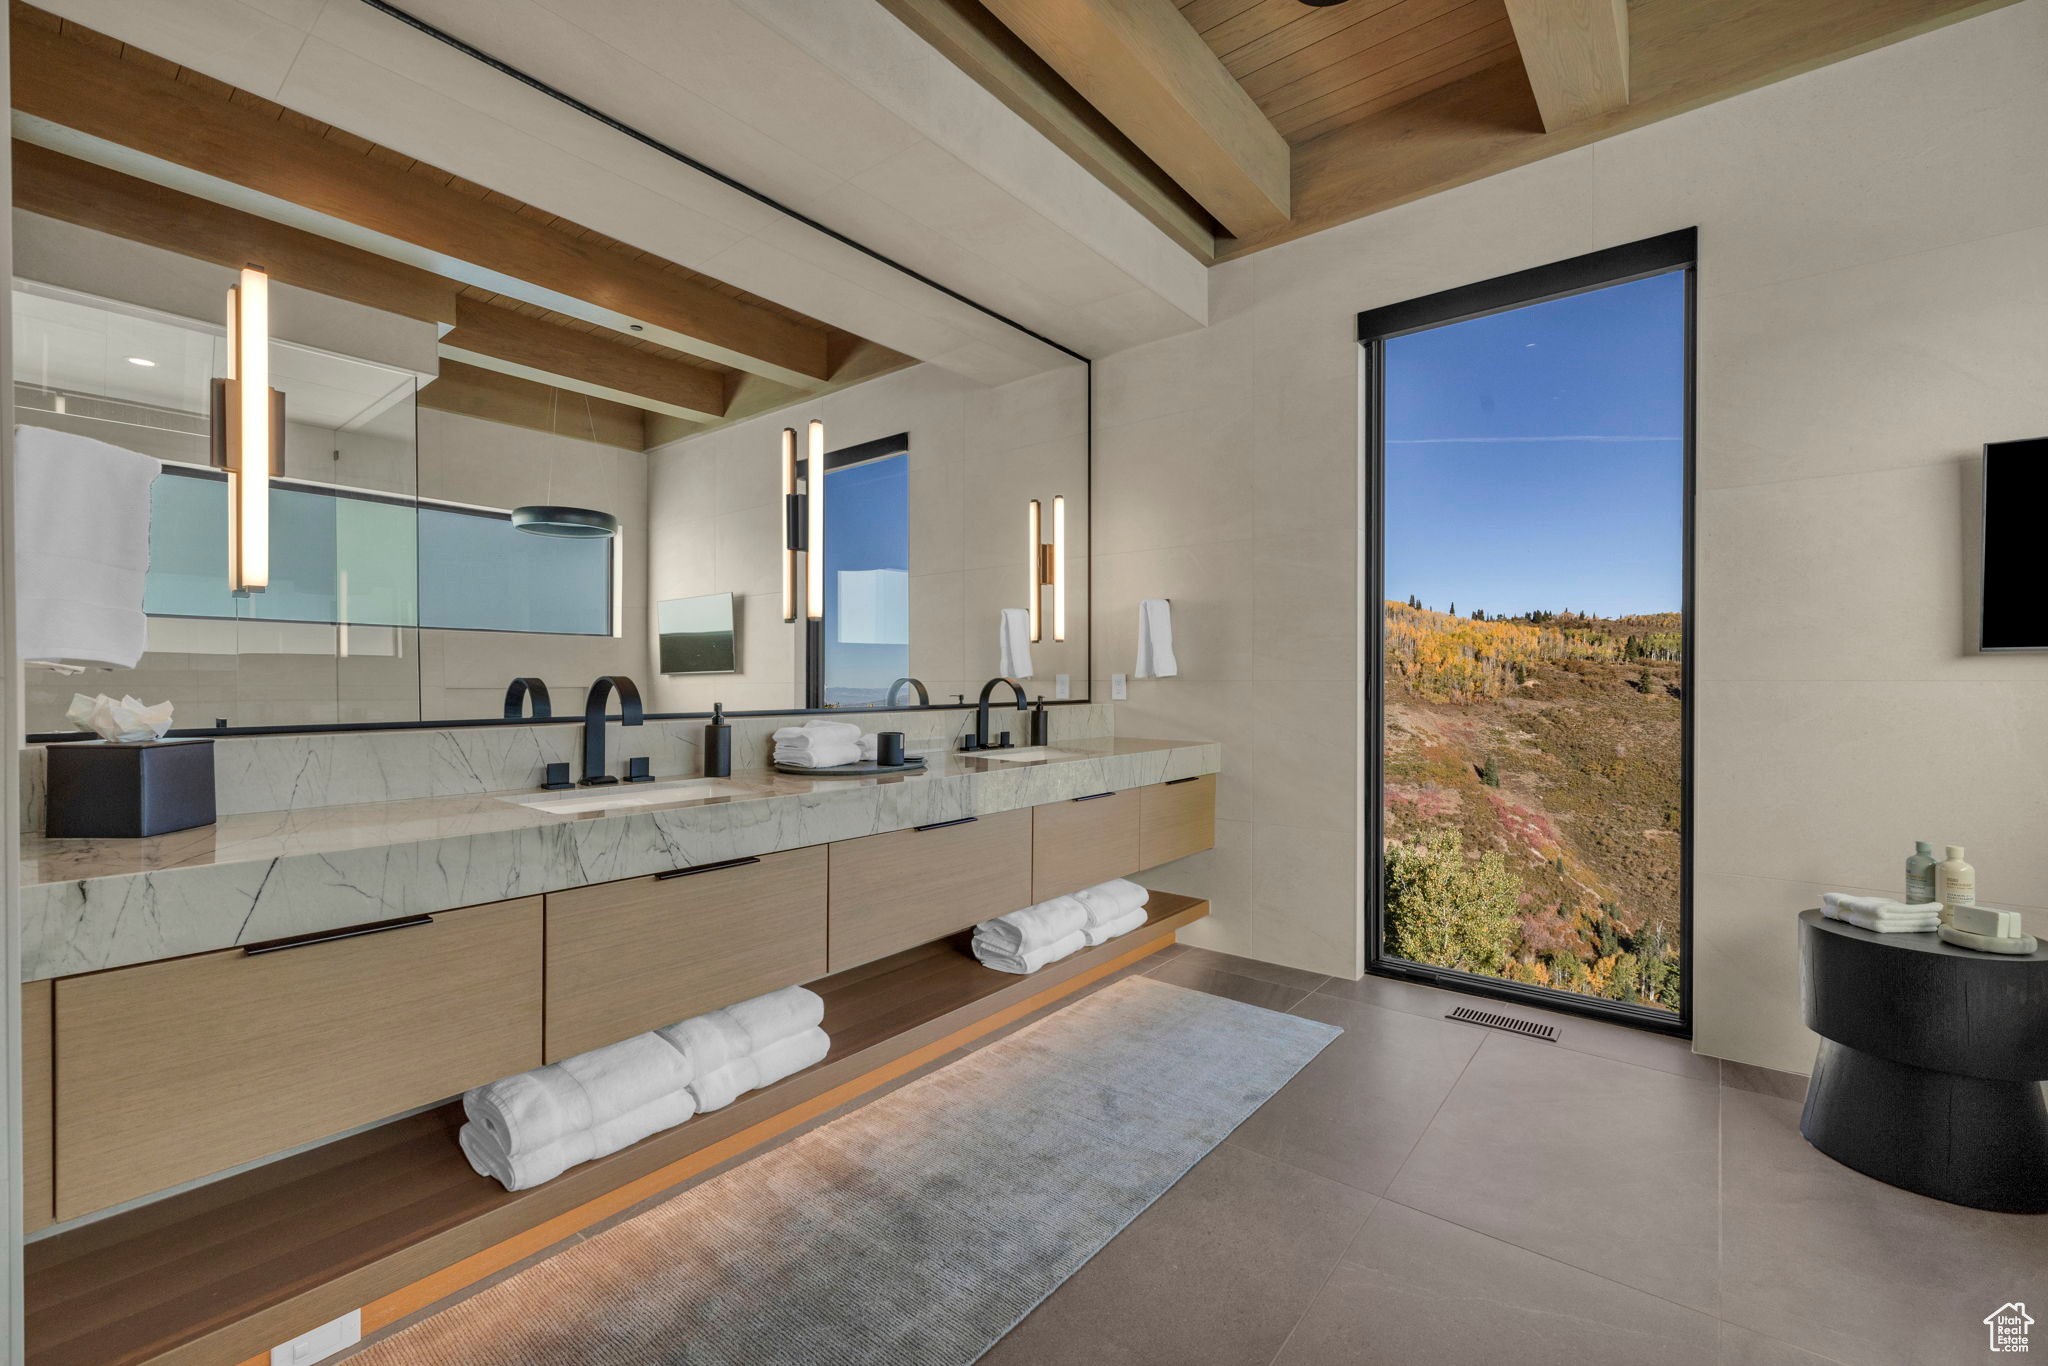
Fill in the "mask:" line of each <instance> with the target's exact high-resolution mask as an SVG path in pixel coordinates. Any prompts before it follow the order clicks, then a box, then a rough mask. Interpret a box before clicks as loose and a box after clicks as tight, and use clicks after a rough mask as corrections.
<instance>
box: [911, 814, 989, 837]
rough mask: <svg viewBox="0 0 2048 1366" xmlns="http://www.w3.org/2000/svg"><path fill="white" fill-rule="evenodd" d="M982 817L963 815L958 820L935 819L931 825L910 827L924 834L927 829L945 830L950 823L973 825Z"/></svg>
mask: <svg viewBox="0 0 2048 1366" xmlns="http://www.w3.org/2000/svg"><path fill="white" fill-rule="evenodd" d="M980 819H981V817H979V816H962V817H960V818H959V819H958V820H951V821H933V822H932V823H931V824H930V825H913V826H911V827H910V828H911V829H912V830H915V831H917V832H918V833H919V834H922V833H924V832H925V831H927V830H944V829H945V828H946V827H947V826H949V825H972V824H974V823H975V822H976V821H978V820H980Z"/></svg>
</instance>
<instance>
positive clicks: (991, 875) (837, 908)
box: [831, 808, 1031, 972]
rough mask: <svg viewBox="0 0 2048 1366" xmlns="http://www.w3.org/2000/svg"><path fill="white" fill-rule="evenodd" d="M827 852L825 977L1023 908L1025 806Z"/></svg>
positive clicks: (1026, 897) (1027, 854)
mask: <svg viewBox="0 0 2048 1366" xmlns="http://www.w3.org/2000/svg"><path fill="white" fill-rule="evenodd" d="M831 850H832V855H831V970H832V971H833V972H838V971H839V970H841V969H842V968H850V967H854V966H856V965H858V964H861V963H867V962H872V961H873V960H874V959H877V958H880V957H883V956H884V955H886V954H891V953H895V952H897V951H898V950H900V949H907V948H912V947H914V946H916V945H918V944H926V943H929V942H931V941H932V940H934V939H938V938H940V937H942V936H944V935H948V934H952V933H953V932H954V931H956V930H964V929H966V928H967V927H968V926H970V925H973V924H976V923H978V922H980V921H983V920H987V919H988V918H989V917H991V916H997V915H1003V914H1005V913H1007V912H1010V911H1015V910H1020V909H1022V908H1023V907H1025V906H1028V905H1030V904H1031V811H1030V809H1029V808H1025V809H1021V810H1017V811H1004V812H1001V813H999V814H997V815H993V816H971V817H968V818H967V819H965V820H962V821H945V822H940V823H939V824H936V825H927V826H922V827H919V828H916V829H912V830H898V831H894V832H893V833H891V834H887V835H868V836H866V837H865V838H862V839H857V840H841V841H839V842H838V843H837V844H834V845H832V846H831Z"/></svg>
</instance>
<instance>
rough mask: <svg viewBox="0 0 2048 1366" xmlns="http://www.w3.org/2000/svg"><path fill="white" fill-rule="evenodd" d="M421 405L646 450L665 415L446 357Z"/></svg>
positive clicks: (424, 391)
mask: <svg viewBox="0 0 2048 1366" xmlns="http://www.w3.org/2000/svg"><path fill="white" fill-rule="evenodd" d="M419 405H420V407H422V408H432V409H434V410H435V411H437V412H443V413H457V414H460V415H461V416H463V417H480V418H483V419H484V420H485V421H487V422H503V423H507V424H509V425H511V426H514V427H525V428H527V429H528V430H530V431H536V432H549V433H552V434H553V435H555V436H573V437H575V438H576V439H577V440H578V441H595V442H597V443H599V444H600V445H605V446H620V447H623V448H625V449H626V450H629V451H644V450H646V449H647V426H648V423H649V422H650V421H657V422H658V421H660V420H661V419H659V418H650V417H649V415H648V414H647V413H646V412H644V411H642V410H641V409H639V408H634V407H630V406H628V405H626V404H624V403H614V402H612V401H611V400H610V399H606V398H595V397H593V396H591V395H589V394H583V393H576V392H573V391H570V390H566V389H562V388H559V387H557V386H555V385H552V384H539V383H536V382H535V381H533V380H530V379H522V378H520V377H519V376H517V375H508V374H504V373H502V372H500V371H497V370H486V369H484V368H483V367H482V366H479V365H468V364H465V363H464V362H462V361H459V360H444V361H442V362H441V374H440V377H439V378H438V379H435V380H434V381H432V382H431V383H428V384H423V385H421V386H420V391H419Z"/></svg>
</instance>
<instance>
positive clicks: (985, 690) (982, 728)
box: [960, 676, 1031, 750]
mask: <svg viewBox="0 0 2048 1366" xmlns="http://www.w3.org/2000/svg"><path fill="white" fill-rule="evenodd" d="M1002 684H1008V685H1009V688H1010V691H1011V692H1013V693H1015V694H1017V710H1018V711H1025V710H1027V709H1028V708H1029V707H1030V705H1031V704H1030V701H1029V699H1027V698H1026V697H1025V696H1024V685H1023V684H1022V683H1019V682H1018V681H1017V680H1016V679H1014V678H1003V677H1000V676H999V677H996V678H991V679H990V680H989V681H988V682H986V683H984V684H982V685H981V705H980V706H979V707H977V708H975V712H974V734H972V735H970V736H968V737H967V738H966V739H964V740H962V741H961V742H960V748H961V749H963V750H977V749H1008V748H1009V741H1007V740H1005V741H1003V742H1001V743H999V744H993V745H992V744H990V743H989V742H988V699H989V696H990V694H992V693H993V692H995V690H996V688H997V687H998V686H999V685H1002Z"/></svg>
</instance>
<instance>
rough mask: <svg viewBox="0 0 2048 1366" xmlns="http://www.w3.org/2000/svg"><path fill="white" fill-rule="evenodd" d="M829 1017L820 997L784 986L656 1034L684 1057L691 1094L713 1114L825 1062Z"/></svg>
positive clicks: (699, 1104)
mask: <svg viewBox="0 0 2048 1366" xmlns="http://www.w3.org/2000/svg"><path fill="white" fill-rule="evenodd" d="M824 1018H825V1002H824V1000H823V998H821V997H820V996H819V995H818V993H817V992H815V991H807V990H805V989H804V988H803V987H785V988H783V989H782V990H781V991H771V992H769V993H768V994H767V995H766V996H756V997H755V998H754V999H753V1000H751V1001H741V1002H740V1003H739V1004H738V1005H734V1006H727V1007H726V1008H725V1009H723V1010H714V1011H712V1012H710V1013H709V1014H706V1015H699V1016H697V1017H695V1018H694V1019H689V1020H684V1021H683V1022H682V1023H681V1024H674V1025H670V1026H669V1027H668V1028H667V1029H657V1030H656V1031H654V1032H655V1035H656V1036H657V1037H659V1038H661V1039H664V1040H666V1041H667V1042H668V1044H669V1045H670V1046H671V1047H673V1048H674V1049H675V1051H676V1052H677V1053H679V1054H681V1055H682V1057H683V1059H684V1062H685V1064H686V1066H687V1068H688V1070H689V1072H690V1095H691V1097H692V1098H693V1099H694V1100H695V1102H696V1106H697V1109H698V1110H699V1111H700V1112H708V1111H711V1110H722V1109H724V1108H725V1107H726V1106H728V1105H730V1104H732V1103H733V1101H734V1100H735V1099H737V1098H738V1097H739V1096H741V1095H742V1094H744V1093H745V1092H748V1091H756V1090H759V1089H760V1088H761V1087H763V1086H767V1085H769V1084H771V1083H773V1082H778V1081H781V1080H782V1079H783V1078H784V1077H786V1076H789V1075H791V1074H792V1073H795V1072H801V1071H803V1070H804V1069H805V1068H806V1067H809V1066H811V1065H813V1064H814V1063H819V1062H823V1061H824V1059H825V1054H826V1052H827V1051H828V1050H829V1049H830V1048H831V1047H832V1040H831V1039H830V1038H828V1037H827V1036H826V1034H825V1031H824V1030H823V1029H821V1028H819V1025H820V1023H821V1022H822V1021H823V1020H824Z"/></svg>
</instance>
